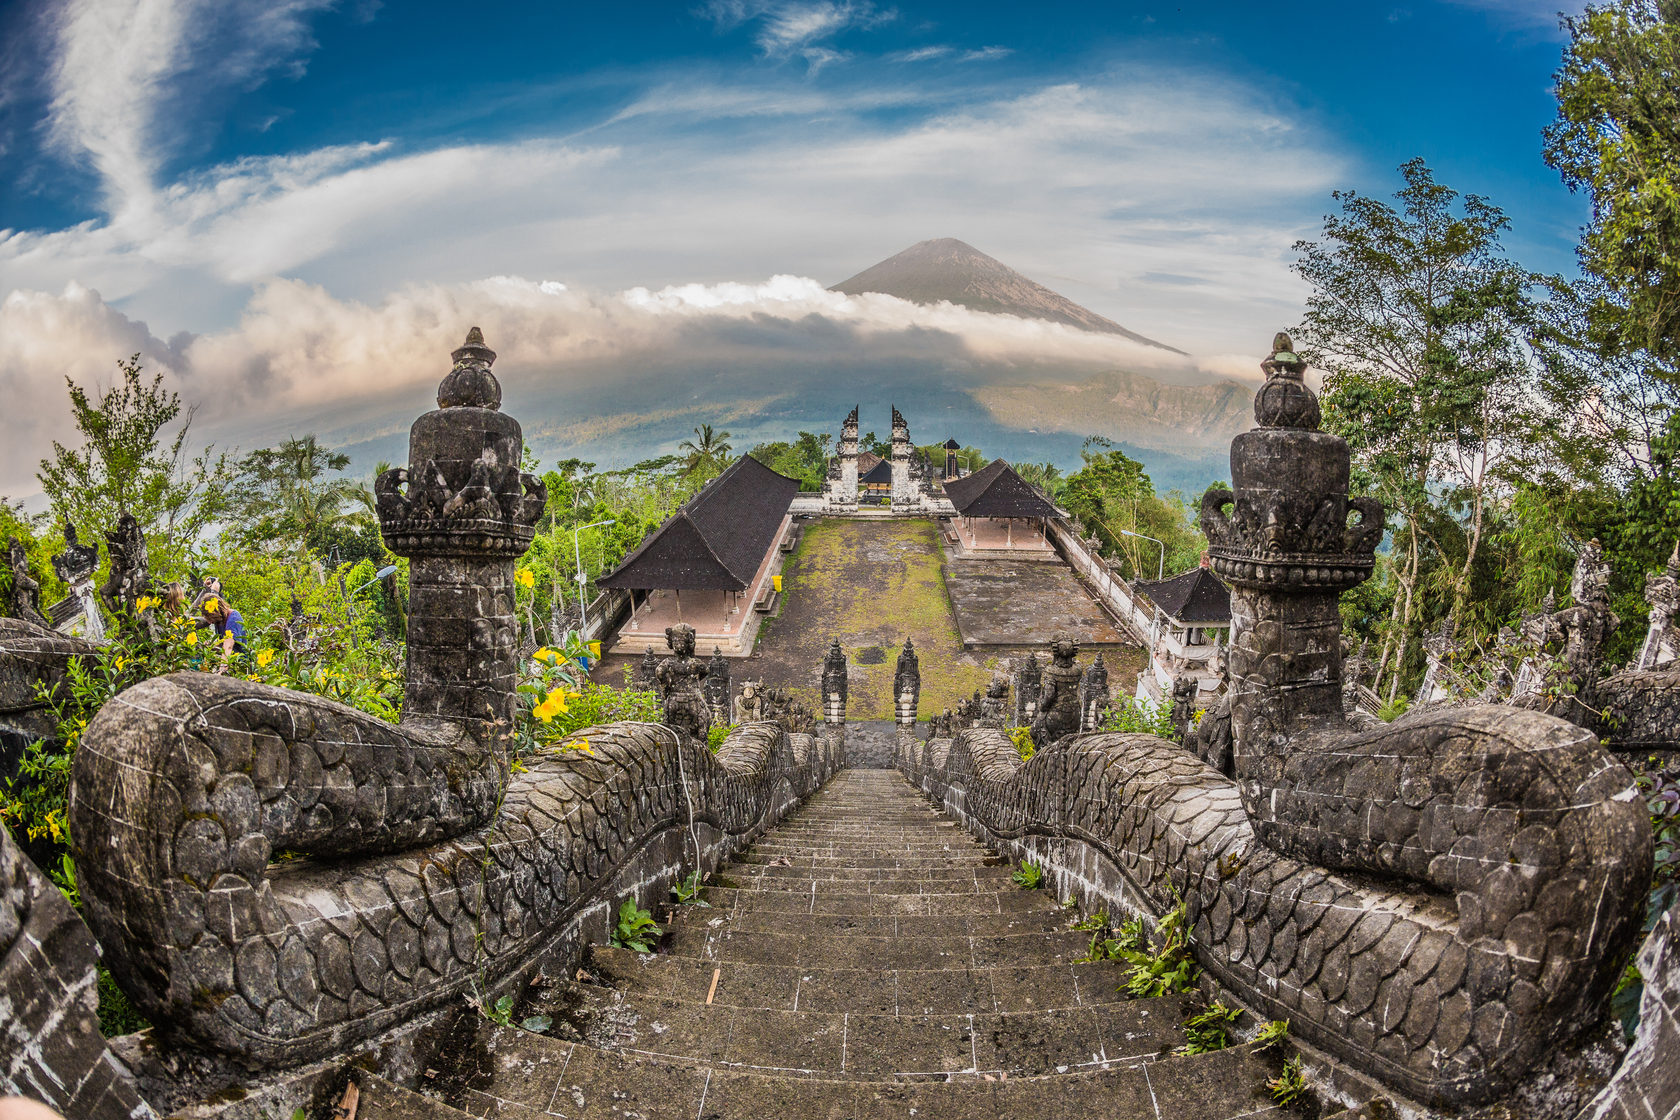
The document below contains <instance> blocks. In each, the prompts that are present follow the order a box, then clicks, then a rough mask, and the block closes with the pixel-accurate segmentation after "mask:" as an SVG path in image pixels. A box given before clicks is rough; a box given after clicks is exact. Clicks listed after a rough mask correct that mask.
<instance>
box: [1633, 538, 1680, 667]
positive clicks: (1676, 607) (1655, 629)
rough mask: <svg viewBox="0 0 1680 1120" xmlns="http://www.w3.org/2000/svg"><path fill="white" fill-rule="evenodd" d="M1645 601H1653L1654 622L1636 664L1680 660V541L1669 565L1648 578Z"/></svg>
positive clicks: (1652, 665)
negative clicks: (1659, 573)
mask: <svg viewBox="0 0 1680 1120" xmlns="http://www.w3.org/2000/svg"><path fill="white" fill-rule="evenodd" d="M1645 601H1646V602H1647V603H1649V604H1651V625H1650V629H1649V630H1647V631H1646V633H1645V643H1644V644H1643V645H1642V646H1640V647H1639V657H1638V658H1637V659H1636V660H1635V661H1634V663H1633V668H1635V669H1661V668H1663V667H1665V666H1668V665H1673V664H1674V663H1675V662H1677V661H1680V544H1676V545H1675V546H1674V553H1673V555H1671V556H1670V557H1669V558H1668V567H1667V569H1665V570H1664V571H1663V573H1662V574H1661V575H1655V576H1652V577H1651V578H1650V579H1648V580H1646V581H1645Z"/></svg>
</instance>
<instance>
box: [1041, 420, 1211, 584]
mask: <svg viewBox="0 0 1680 1120" xmlns="http://www.w3.org/2000/svg"><path fill="white" fill-rule="evenodd" d="M1079 454H1080V458H1081V459H1083V460H1084V466H1082V467H1080V469H1079V470H1077V471H1075V472H1074V473H1073V474H1070V475H1068V476H1067V478H1066V480H1065V482H1064V484H1063V486H1062V489H1061V499H1060V500H1061V503H1062V505H1063V507H1064V508H1066V509H1067V511H1068V512H1069V513H1071V514H1073V515H1074V516H1075V517H1077V518H1079V519H1080V520H1081V521H1083V522H1084V523H1085V525H1086V526H1087V527H1088V528H1089V529H1090V530H1091V531H1092V532H1094V533H1095V534H1096V535H1097V539H1098V540H1100V541H1101V542H1102V545H1103V553H1104V555H1107V556H1111V557H1113V558H1115V560H1116V562H1117V564H1118V567H1119V569H1120V573H1121V574H1122V575H1123V576H1124V577H1125V578H1127V579H1140V578H1141V579H1154V578H1156V576H1157V575H1159V574H1163V573H1164V574H1168V575H1171V574H1173V573H1175V572H1182V571H1186V570H1188V569H1190V568H1193V567H1195V566H1196V565H1197V564H1198V563H1199V562H1200V561H1201V556H1202V553H1203V552H1204V551H1205V550H1206V548H1207V539H1206V538H1205V537H1203V536H1202V534H1201V531H1200V530H1199V529H1197V528H1196V525H1195V523H1194V520H1193V519H1192V516H1191V511H1190V508H1189V506H1187V505H1186V504H1185V502H1184V500H1183V497H1182V495H1179V494H1177V493H1176V492H1175V493H1173V494H1168V495H1166V496H1164V497H1163V496H1160V495H1157V494H1156V493H1155V485H1154V483H1152V482H1151V481H1150V480H1149V476H1148V475H1147V474H1145V473H1144V470H1143V466H1142V464H1140V463H1138V462H1137V460H1135V459H1132V458H1130V457H1129V456H1127V454H1126V453H1125V452H1124V451H1121V450H1120V449H1119V448H1117V447H1115V446H1114V445H1113V444H1112V443H1111V442H1110V441H1109V440H1107V439H1105V438H1103V437H1101V436H1092V437H1091V438H1090V439H1087V440H1086V441H1085V446H1084V447H1083V448H1082V449H1081V450H1080V452H1079ZM1128 532H1130V533H1138V534H1143V536H1142V537H1140V536H1129V535H1127V534H1128ZM1143 537H1154V538H1155V539H1156V540H1159V541H1162V542H1164V543H1165V545H1166V548H1165V551H1164V559H1163V550H1162V547H1161V545H1158V544H1156V543H1155V541H1153V540H1145V539H1143Z"/></svg>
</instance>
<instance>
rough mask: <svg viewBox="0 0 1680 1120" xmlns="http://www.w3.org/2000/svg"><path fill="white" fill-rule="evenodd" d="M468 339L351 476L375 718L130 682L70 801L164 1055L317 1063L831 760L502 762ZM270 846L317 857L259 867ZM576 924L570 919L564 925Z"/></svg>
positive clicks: (161, 680) (682, 753) (509, 512)
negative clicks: (388, 451)
mask: <svg viewBox="0 0 1680 1120" xmlns="http://www.w3.org/2000/svg"><path fill="white" fill-rule="evenodd" d="M494 358H495V355H494V353H493V352H492V351H491V350H490V349H489V348H488V347H487V346H485V344H484V339H483V337H482V335H481V334H480V333H479V331H478V330H477V328H474V329H473V331H472V332H471V333H470V334H469V335H468V336H467V340H466V343H465V344H464V345H463V346H462V347H461V348H460V349H458V350H456V351H455V352H454V366H453V368H452V369H451V371H450V372H449V374H448V376H447V377H445V378H444V380H443V383H442V385H441V386H440V387H439V389H438V406H439V407H438V408H437V409H436V410H434V411H432V412H428V413H426V414H425V415H424V416H422V417H420V418H419V419H418V420H417V421H415V423H414V426H413V429H412V432H411V435H410V442H409V466H408V467H407V468H406V469H397V470H392V471H388V472H386V473H385V474H383V475H382V476H380V478H379V479H378V482H377V485H376V496H377V502H378V511H379V517H380V526H381V529H382V531H383V534H384V538H385V542H386V544H387V545H388V546H389V547H390V549H391V550H392V551H393V552H396V553H397V554H399V555H402V556H406V557H408V558H409V560H410V569H409V573H410V574H409V581H410V582H409V615H410V622H409V632H408V650H407V667H406V692H405V699H404V705H403V718H402V722H401V723H400V724H395V725H393V724H390V723H386V722H383V721H381V720H379V719H376V718H374V717H372V716H369V715H367V714H364V713H362V712H359V711H356V710H354V709H351V708H348V707H345V706H344V705H341V704H337V703H334V702H332V701H329V700H324V699H321V698H319V697H315V696H309V695H304V694H301V693H296V692H290V691H287V690H284V689H279V688H273V687H269V686H266V685H262V684H257V683H253V682H249V681H245V680H241V679H238V678H232V677H227V676H212V675H207V674H202V673H175V674H171V675H169V676H165V677H158V678H154V679H152V680H148V681H145V682H143V683H141V684H138V685H135V686H134V687H133V688H130V689H128V690H126V691H124V692H123V693H122V694H120V695H119V696H117V697H116V698H115V699H114V700H112V701H111V702H110V703H108V704H106V705H105V707H104V708H103V709H102V710H101V711H100V713H99V715H98V716H97V717H96V718H95V719H94V720H93V722H92V723H91V724H90V725H89V727H88V729H87V731H86V733H85V735H84V737H83V739H82V743H81V747H80V750H79V751H78V754H77V757H76V763H75V772H74V778H73V786H72V790H71V810H70V821H71V833H72V837H73V840H74V844H75V849H76V855H77V862H78V866H79V868H80V874H81V888H82V894H83V897H84V898H85V900H86V907H85V914H86V917H87V920H88V922H89V924H90V925H91V926H92V927H93V930H94V932H95V934H96V935H97V936H98V939H99V941H100V943H101V945H103V946H104V949H105V952H106V954H107V957H106V959H107V961H108V963H109V964H110V966H111V968H112V971H113V972H114V973H115V975H116V977H117V979H118V981H119V982H120V984H121V985H122V987H123V988H124V990H125V991H126V992H127V993H128V994H129V996H130V997H131V998H132V999H133V1000H134V1002H135V1004H136V1005H137V1006H138V1007H139V1009H140V1010H141V1011H142V1012H143V1013H144V1014H145V1015H146V1016H147V1018H148V1019H150V1020H151V1022H152V1023H153V1024H154V1025H155V1027H156V1030H157V1032H158V1033H159V1035H160V1036H161V1037H162V1040H163V1041H164V1042H165V1043H166V1044H167V1046H168V1047H170V1048H171V1049H172V1050H173V1051H175V1052H185V1053H188V1054H208V1055H211V1056H213V1057H218V1058H219V1060H223V1061H226V1060H228V1059H231V1060H232V1061H233V1062H234V1063H235V1064H238V1065H242V1066H244V1067H246V1068H257V1069H261V1068H264V1067H282V1066H294V1065H297V1064H300V1063H303V1062H306V1061H310V1060H314V1059H320V1058H324V1057H329V1056H332V1055H342V1054H345V1053H348V1052H350V1051H351V1050H352V1049H354V1047H355V1045H356V1044H358V1043H361V1042H363V1041H365V1040H368V1039H370V1038H374V1037H375V1036H379V1035H381V1034H382V1032H386V1031H388V1030H391V1029H393V1028H395V1027H397V1026H400V1025H402V1024H405V1023H409V1022H412V1021H414V1020H416V1019H418V1018H419V1017H421V1016H423V1015H424V1014H426V1013H428V1012H431V1011H435V1010H437V1009H439V1008H442V1007H445V1006H449V1005H454V1006H459V1005H460V1000H461V999H462V998H463V997H470V998H474V999H477V998H482V997H483V993H485V992H489V991H495V990H507V985H508V983H509V982H510V981H511V980H513V979H516V978H518V977H520V976H523V975H524V974H525V973H527V972H528V971H530V970H532V969H534V968H536V967H537V966H538V965H540V964H541V963H542V962H543V961H544V960H545V959H548V960H552V959H554V958H555V957H556V955H559V956H565V955H567V954H569V953H571V952H574V951H575V950H576V949H577V948H578V947H579V945H580V944H581V943H582V941H583V940H584V939H585V936H586V934H592V935H593V936H594V937H601V936H603V935H604V931H605V929H606V928H607V924H608V922H609V921H610V918H609V917H608V915H609V913H610V911H611V909H612V907H614V906H615V905H616V904H617V903H618V901H619V900H620V899H621V898H623V897H626V896H628V895H634V896H636V897H639V898H641V899H642V901H644V902H646V901H651V900H652V899H653V898H654V897H658V896H660V895H662V893H663V889H664V887H665V886H668V885H669V884H670V883H671V882H672V881H674V880H675V879H676V878H677V877H679V876H680V875H681V874H683V873H685V872H686V871H688V870H690V869H693V868H696V867H702V868H705V867H711V866H715V865H716V861H717V860H719V859H721V858H723V857H725V856H727V855H728V854H729V853H730V852H732V851H733V850H735V849H736V848H737V847H739V846H741V845H742V844H743V843H745V842H747V841H749V840H750V839H751V838H752V837H753V836H754V835H756V834H757V832H759V831H760V830H762V829H763V828H764V827H765V826H766V825H767V824H769V823H773V822H774V820H775V819H776V818H777V817H778V816H779V815H780V814H781V813H782V812H784V811H785V810H786V809H787V808H788V807H789V806H790V805H791V804H793V803H794V802H795V801H797V799H798V798H800V797H802V796H804V795H805V794H807V793H809V792H811V790H813V789H814V788H815V786H816V785H817V784H819V783H820V782H821V781H822V780H823V779H824V778H826V777H827V775H828V774H829V773H831V772H832V770H833V768H834V766H835V764H836V761H837V755H838V750H839V743H840V736H841V734H843V733H842V732H841V731H840V730H839V729H834V730H833V731H832V732H829V733H827V734H825V735H824V736H822V737H820V738H812V737H811V736H805V735H791V734H789V732H788V731H787V730H786V729H785V728H784V727H782V726H780V725H777V724H774V723H768V722H766V723H757V724H750V725H747V726H745V727H743V728H741V729H739V730H737V731H736V732H735V733H734V734H733V735H732V736H731V738H730V739H729V740H728V741H727V742H726V743H725V744H724V746H723V748H722V749H721V750H719V751H718V753H717V755H716V756H715V757H714V756H713V755H711V754H710V753H709V752H708V751H707V750H706V747H705V744H704V743H696V742H695V741H693V740H692V739H690V738H688V737H686V736H683V735H682V734H680V733H679V732H678V731H676V730H673V729H672V728H670V727H666V726H662V725H658V724H642V723H620V724H612V725H608V726H605V727H600V728H594V729H591V730H589V731H588V732H585V733H583V734H586V735H587V739H588V744H589V747H590V751H589V752H582V751H567V752H565V753H564V754H563V755H560V754H555V755H552V756H539V757H538V758H535V759H528V760H527V765H528V770H527V771H526V772H519V773H514V774H512V775H511V778H510V773H509V769H510V768H509V749H508V743H509V741H510V738H511V734H510V733H511V731H512V724H513V717H514V714H515V708H514V705H515V697H516V693H515V680H516V672H517V659H518V652H517V634H518V630H517V624H516V619H515V612H514V570H515V569H514V562H515V560H516V559H517V558H518V557H519V556H520V555H521V554H523V553H524V552H525V550H526V548H527V546H528V545H529V543H530V541H531V538H532V535H533V526H534V525H535V523H536V520H537V518H538V517H539V515H540V514H541V513H542V510H543V506H544V501H545V494H544V491H543V487H542V484H541V482H539V481H538V480H537V479H535V478H533V477H532V476H530V475H529V474H524V473H522V472H521V471H520V469H519V463H520V454H521V449H522V437H521V432H520V427H519V424H518V423H517V422H516V421H515V420H514V419H512V418H511V417H509V416H507V415H505V414H504V413H502V412H501V411H500V404H501V388H500V386H499V385H498V383H497V381H496V379H495V377H494V376H493V375H492V374H491V372H490V364H491V362H492V361H493V360H494ZM283 850H285V851H290V852H293V853H299V854H302V855H307V856H312V857H317V858H314V859H305V860H298V861H295V862H288V863H284V864H276V863H273V862H271V861H273V860H274V857H275V856H276V854H277V853H279V852H281V851H283ZM585 927H587V928H585Z"/></svg>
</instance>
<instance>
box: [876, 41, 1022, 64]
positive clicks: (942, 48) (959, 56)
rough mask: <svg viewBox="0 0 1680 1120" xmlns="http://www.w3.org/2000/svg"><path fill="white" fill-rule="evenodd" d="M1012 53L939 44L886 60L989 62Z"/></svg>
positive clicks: (991, 48) (1007, 50)
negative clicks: (962, 48) (961, 49)
mask: <svg viewBox="0 0 1680 1120" xmlns="http://www.w3.org/2000/svg"><path fill="white" fill-rule="evenodd" d="M1014 53H1015V52H1014V51H1013V50H1012V49H1010V48H1009V47H979V48H977V49H975V50H968V51H959V50H957V48H955V47H951V46H946V45H944V44H940V45H937V46H931V47H917V48H916V49H915V50H909V51H895V52H893V53H892V54H889V55H887V56H886V58H887V61H888V62H931V61H933V60H934V59H936V58H950V59H954V60H955V61H957V62H991V61H992V60H993V59H998V58H1007V57H1009V56H1010V55H1012V54H1014Z"/></svg>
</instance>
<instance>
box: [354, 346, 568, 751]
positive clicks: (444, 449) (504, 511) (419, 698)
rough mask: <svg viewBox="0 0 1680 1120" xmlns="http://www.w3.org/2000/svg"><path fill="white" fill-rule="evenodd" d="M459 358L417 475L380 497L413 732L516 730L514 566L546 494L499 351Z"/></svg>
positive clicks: (414, 449) (387, 476)
mask: <svg viewBox="0 0 1680 1120" xmlns="http://www.w3.org/2000/svg"><path fill="white" fill-rule="evenodd" d="M451 357H452V358H453V359H454V363H455V364H454V367H453V368H452V369H451V370H450V371H449V373H448V374H447V375H446V376H445V377H444V379H443V382H442V383H441V384H440V385H439V386H438V394H437V401H438V407H437V408H436V409H434V410H433V411H431V412H428V413H426V414H425V415H424V416H421V417H420V418H419V419H418V420H416V421H415V422H414V426H413V428H411V429H410V431H409V440H408V461H409V465H408V467H407V468H406V469H405V468H401V467H399V468H396V469H393V470H389V471H386V472H385V473H384V474H383V475H381V476H380V477H379V479H378V480H377V482H376V483H375V490H376V494H377V500H378V508H379V528H380V532H381V534H382V535H383V536H384V538H385V547H386V548H389V549H390V550H391V551H392V552H394V553H396V554H397V555H398V556H406V557H408V558H409V592H408V596H409V608H408V609H409V617H410V622H409V627H408V659H407V684H406V689H405V692H404V700H403V707H404V711H403V717H404V722H405V723H407V722H410V721H413V720H426V719H428V718H431V719H437V720H443V721H451V722H453V721H459V720H473V721H479V722H481V723H482V724H483V725H484V726H485V731H486V733H487V732H488V728H489V726H490V725H493V724H495V723H496V722H497V721H498V720H501V721H506V722H505V726H511V725H512V722H513V704H514V698H515V696H516V693H515V691H514V685H515V684H516V679H515V678H516V672H517V666H518V657H519V651H518V633H519V628H518V620H517V617H516V615H515V611H514V583H513V573H514V561H515V560H516V559H518V558H519V557H520V556H522V555H524V553H525V550H526V549H527V548H529V547H530V544H531V538H532V536H533V535H534V526H535V525H536V521H537V518H538V517H539V516H540V515H541V513H542V509H543V505H544V503H545V500H546V495H545V493H544V490H543V487H542V483H541V482H540V481H538V480H537V479H535V478H533V477H532V476H530V475H526V474H522V473H521V472H520V469H519V457H520V452H521V449H522V448H523V446H524V445H523V442H522V435H521V432H520V427H519V421H517V420H515V419H514V418H513V417H511V416H509V415H507V414H506V413H504V412H502V411H501V406H502V387H501V385H500V384H498V383H497V381H496V377H495V375H494V374H492V373H491V372H490V365H491V363H492V362H494V361H495V360H496V352H495V351H494V350H491V349H490V348H489V347H488V346H486V345H485V344H484V335H483V334H481V333H480V332H479V329H478V328H477V327H474V328H473V329H472V330H471V331H470V332H468V334H467V340H466V342H464V343H462V345H461V348H460V349H459V350H456V351H455V352H454V353H453V354H452V355H451ZM404 483H406V484H407V492H406V493H402V492H399V490H398V487H399V486H401V485H403V484H404ZM504 764H505V762H504Z"/></svg>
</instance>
